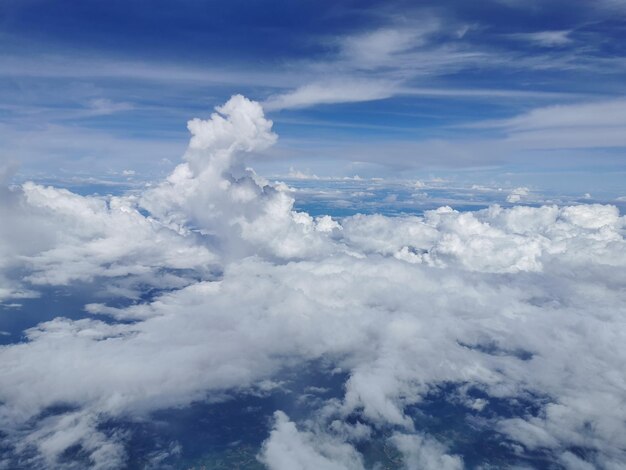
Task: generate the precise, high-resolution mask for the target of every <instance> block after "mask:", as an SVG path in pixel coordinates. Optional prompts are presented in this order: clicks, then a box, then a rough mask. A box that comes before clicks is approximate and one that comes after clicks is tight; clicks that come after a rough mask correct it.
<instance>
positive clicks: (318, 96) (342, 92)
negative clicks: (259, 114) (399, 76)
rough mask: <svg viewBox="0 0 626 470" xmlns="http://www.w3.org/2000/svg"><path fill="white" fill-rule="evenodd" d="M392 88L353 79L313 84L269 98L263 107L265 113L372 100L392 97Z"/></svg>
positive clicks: (392, 85)
mask: <svg viewBox="0 0 626 470" xmlns="http://www.w3.org/2000/svg"><path fill="white" fill-rule="evenodd" d="M395 88H396V85H395V83H393V82H391V81H388V80H363V79H359V78H355V77H344V78H336V79H333V80H331V81H322V82H314V83H310V84H308V85H303V86H301V87H299V88H297V89H295V90H293V91H289V92H286V93H282V94H279V95H274V96H270V97H269V98H268V99H267V100H266V101H265V103H264V104H263V106H264V107H265V108H266V109H268V110H277V109H287V108H302V107H307V106H313V105H318V104H336V103H352V102H360V101H374V100H380V99H384V98H389V97H390V96H393V95H394V91H395Z"/></svg>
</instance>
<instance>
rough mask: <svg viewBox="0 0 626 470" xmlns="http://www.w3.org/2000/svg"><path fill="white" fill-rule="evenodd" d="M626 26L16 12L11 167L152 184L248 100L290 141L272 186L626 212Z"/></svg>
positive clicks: (413, 17)
mask: <svg viewBox="0 0 626 470" xmlns="http://www.w3.org/2000/svg"><path fill="white" fill-rule="evenodd" d="M625 25H626V6H624V3H623V2H619V1H614V0H601V1H597V2H582V1H580V2H571V1H570V2H561V1H550V2H543V1H532V0H531V1H523V2H522V1H517V0H498V1H495V0H494V1H483V2H479V3H476V2H471V3H469V2H461V1H448V2H434V1H432V2H428V1H424V2H401V1H400V2H397V1H393V2H388V1H385V2H321V1H316V2H312V1H311V2H304V1H302V2H286V1H285V2H278V1H273V2H267V1H246V2H243V1H232V2H198V1H178V2H168V1H154V2H150V3H149V4H148V3H146V2H140V1H107V2H101V1H84V2H66V3H64V4H60V3H59V2H51V1H30V0H27V1H5V2H3V3H2V5H1V6H0V103H2V104H1V105H0V139H1V140H2V142H3V145H2V149H1V152H2V153H1V154H0V159H1V160H2V161H4V162H6V163H8V164H9V165H12V166H14V167H19V170H18V173H17V177H18V178H21V179H24V178H34V179H59V180H62V179H64V178H69V177H74V178H76V177H81V176H83V177H91V178H95V179H116V178H121V177H124V176H128V172H129V171H133V172H135V174H134V175H133V178H135V179H152V178H156V177H158V176H161V175H163V174H166V173H167V172H169V171H170V170H171V168H172V167H173V166H174V164H175V162H177V161H178V159H179V157H180V155H181V154H182V153H183V152H184V150H185V146H186V142H187V138H188V133H187V130H186V122H187V120H188V119H190V118H193V117H201V118H206V117H208V116H209V115H210V113H211V112H212V110H213V107H214V106H216V105H219V104H221V103H223V102H224V101H226V100H227V99H228V97H230V96H231V95H233V94H235V93H242V94H244V95H246V96H248V97H249V98H251V99H254V100H257V101H260V102H262V103H263V104H264V107H265V109H266V113H267V115H268V116H269V117H270V118H271V119H272V120H273V121H274V129H275V131H276V132H277V134H279V136H280V140H279V143H278V145H276V146H275V147H274V148H272V149H271V150H269V151H267V152H266V153H265V154H263V155H257V156H255V157H254V158H255V160H254V161H253V162H251V165H252V166H254V167H255V169H257V171H259V172H260V173H261V174H265V175H278V176H280V175H287V174H288V173H289V172H290V171H297V172H300V173H304V174H311V175H312V174H316V175H319V176H349V175H355V174H358V175H361V176H363V177H385V178H407V179H410V178H431V177H443V178H447V179H450V180H453V181H461V182H467V183H480V184H493V185H503V184H504V185H511V186H516V185H526V186H530V187H536V188H539V189H557V190H561V191H570V192H579V193H581V192H582V193H584V192H593V193H594V194H598V193H605V194H607V195H610V196H613V197H619V196H623V195H624V194H622V193H624V192H625V191H624V186H623V180H624V176H626V157H625V152H626V99H625V98H624V92H625V90H624V87H625V84H626V81H625V80H624V77H625V75H626V59H625V48H626V46H625V44H626V41H624V39H625V37H626V32H625ZM124 171H126V173H127V174H126V175H124V174H123V172H124Z"/></svg>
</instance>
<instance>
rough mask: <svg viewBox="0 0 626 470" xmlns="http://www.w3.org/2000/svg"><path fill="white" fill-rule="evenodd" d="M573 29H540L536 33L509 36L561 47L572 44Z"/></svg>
mask: <svg viewBox="0 0 626 470" xmlns="http://www.w3.org/2000/svg"><path fill="white" fill-rule="evenodd" d="M571 33H572V31H571V30H562V31H538V32H534V33H515V34H509V35H508V36H509V37H511V38H514V39H519V40H521V41H528V42H531V43H533V44H536V45H538V46H542V47H559V46H564V45H566V44H570V43H571V42H572V41H573V40H572V38H571V37H570V34H571Z"/></svg>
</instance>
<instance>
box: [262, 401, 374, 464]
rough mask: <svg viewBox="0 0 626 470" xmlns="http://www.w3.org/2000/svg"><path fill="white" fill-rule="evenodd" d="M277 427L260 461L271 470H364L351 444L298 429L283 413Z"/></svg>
mask: <svg viewBox="0 0 626 470" xmlns="http://www.w3.org/2000/svg"><path fill="white" fill-rule="evenodd" d="M274 419H275V422H274V429H273V430H272V432H271V433H270V437H269V439H268V440H267V441H265V443H264V444H263V450H262V452H261V457H260V460H261V462H263V463H265V464H266V465H267V466H268V467H269V468H270V470H296V469H297V470H362V469H364V468H365V467H364V466H363V462H362V458H361V456H360V454H359V453H358V452H357V451H356V450H355V449H354V448H353V447H352V446H350V445H349V444H346V443H341V442H337V441H334V440H332V439H329V438H321V439H320V438H319V436H316V435H315V434H312V433H309V432H303V431H298V429H297V428H296V425H295V424H294V423H293V422H291V421H289V418H288V417H287V415H285V414H284V413H282V412H280V411H277V412H276V413H275V415H274Z"/></svg>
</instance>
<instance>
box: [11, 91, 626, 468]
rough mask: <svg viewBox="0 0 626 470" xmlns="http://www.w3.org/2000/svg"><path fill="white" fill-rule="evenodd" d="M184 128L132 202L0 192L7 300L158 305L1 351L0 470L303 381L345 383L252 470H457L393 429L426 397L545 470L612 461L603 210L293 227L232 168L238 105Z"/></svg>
mask: <svg viewBox="0 0 626 470" xmlns="http://www.w3.org/2000/svg"><path fill="white" fill-rule="evenodd" d="M189 129H190V132H191V133H192V138H191V142H190V145H189V149H188V151H187V153H186V154H185V156H184V161H183V163H181V164H180V165H179V166H178V167H176V169H175V170H174V171H173V172H172V174H171V175H170V176H169V177H168V178H167V179H166V180H165V181H163V182H162V183H161V184H159V185H157V186H155V187H153V188H150V189H147V190H146V191H144V192H142V193H141V194H140V195H127V196H119V197H107V198H101V197H96V196H89V197H85V196H79V195H76V194H73V193H70V192H69V191H65V190H60V189H55V188H50V187H43V186H39V185H36V184H33V183H27V184H24V185H22V186H21V187H19V188H11V189H10V188H8V187H4V189H2V191H4V193H3V195H6V197H3V199H2V204H1V205H0V208H1V210H2V211H3V215H5V216H6V217H5V219H4V220H7V221H8V223H7V224H3V225H2V230H0V255H1V257H0V260H1V264H0V272H1V273H2V276H4V278H6V279H7V281H8V282H10V284H3V285H9V286H10V288H9V289H7V290H6V291H5V293H4V295H5V298H11V297H12V296H15V295H18V293H19V292H26V291H29V290H30V291H36V289H37V288H38V286H40V285H42V284H45V285H66V284H70V285H71V284H72V283H76V282H77V281H81V282H84V281H85V280H89V279H101V278H106V279H107V280H108V284H111V283H119V285H120V286H127V287H128V286H131V287H138V286H140V285H146V284H147V285H151V286H155V287H157V288H160V289H167V290H166V291H162V292H161V293H160V294H159V295H157V296H155V297H154V298H152V299H148V300H144V301H140V302H133V303H131V304H130V305H126V306H124V305H121V306H120V305H108V304H106V303H103V304H91V305H89V306H87V311H88V312H89V313H100V314H103V315H107V316H108V319H109V321H103V320H102V319H96V318H83V319H79V320H71V319H68V318H61V317H59V318H55V319H52V320H49V321H46V322H43V323H40V324H38V325H36V326H34V327H32V328H30V329H28V330H27V331H26V332H25V340H24V341H23V342H20V343H16V344H11V345H7V346H3V347H2V348H1V349H0V374H1V376H2V377H3V380H2V381H0V403H1V405H0V422H1V423H2V428H3V432H4V434H3V437H2V444H3V448H4V449H7V450H6V452H5V454H6V455H7V457H6V458H5V461H6V462H8V463H7V465H6V466H8V467H10V466H11V465H12V464H13V463H14V462H17V461H23V459H24V458H26V456H29V457H28V458H31V459H33V460H32V462H33V464H32V465H33V466H42V467H43V466H57V465H62V463H63V462H62V459H60V458H61V456H63V455H67V453H66V451H67V449H70V448H75V447H79V448H81V449H82V450H83V453H84V455H86V457H85V458H87V459H88V461H89V462H90V465H92V466H94V467H98V468H117V467H119V466H120V465H123V463H124V462H125V459H126V445H127V444H126V442H127V440H128V435H127V434H125V433H124V432H122V431H121V430H117V431H113V432H105V431H103V429H102V428H101V427H100V426H99V424H100V423H102V422H103V421H104V420H107V419H108V420H111V419H116V418H117V419H120V418H124V419H127V420H133V419H146V417H147V416H149V414H150V413H151V412H152V411H155V410H158V409H163V408H167V407H174V406H184V405H186V404H189V403H191V402H193V401H198V400H203V399H205V398H207V397H208V398H214V399H217V398H218V397H219V398H220V399H224V398H225V397H228V396H229V394H230V393H233V392H238V393H242V392H243V393H245V392H246V391H252V390H257V389H260V388H262V384H266V383H267V381H268V380H277V378H278V377H279V375H280V374H281V371H283V370H285V368H289V367H292V368H293V367H296V368H298V367H302V366H304V365H307V364H314V363H316V361H318V362H319V361H322V360H323V361H325V363H327V364H330V370H333V369H335V370H338V371H342V373H343V374H345V375H344V377H345V380H344V383H343V388H342V391H341V393H340V394H339V396H338V397H334V398H328V399H325V398H323V394H321V395H320V397H321V398H320V399H319V401H318V404H317V405H316V406H315V407H313V408H314V409H313V410H312V411H311V415H310V416H309V417H308V419H307V421H306V422H299V421H297V420H292V419H290V418H289V417H288V416H287V415H286V414H285V412H284V411H285V410H281V409H280V405H278V406H277V408H276V409H275V410H274V411H275V412H276V413H275V414H274V421H273V424H272V427H271V430H269V431H268V435H267V436H266V437H267V439H266V441H265V443H264V444H263V446H262V448H261V450H260V453H259V456H258V458H259V459H260V461H261V462H263V463H264V464H265V465H266V466H268V467H269V468H272V469H278V470H279V469H283V468H285V469H286V468H290V469H295V468H303V469H306V468H328V469H357V468H363V467H364V466H365V457H364V456H363V455H362V454H361V453H360V452H359V450H357V449H358V448H359V447H358V443H359V442H364V441H368V440H370V439H375V438H379V437H376V436H379V435H381V433H382V434H383V435H385V436H387V437H388V444H389V445H391V446H393V447H395V448H396V450H397V451H398V452H399V453H400V454H401V456H402V461H403V462H404V465H405V466H406V467H407V468H433V469H435V468H449V469H458V468H462V466H463V459H462V456H461V455H460V453H459V452H457V451H455V450H453V448H452V444H451V443H448V442H445V441H444V440H443V439H441V437H440V436H433V435H429V434H428V433H427V432H426V431H424V430H423V429H420V423H419V421H418V420H416V419H415V415H414V414H413V412H412V411H411V410H412V409H414V408H415V407H416V406H417V407H419V406H420V404H421V403H423V401H424V400H425V399H426V397H427V396H428V395H429V394H430V393H432V392H433V390H437V389H438V388H440V387H442V386H443V385H445V384H456V385H458V390H457V391H456V392H455V393H454V397H452V396H444V399H446V400H448V399H449V400H454V402H455V403H461V404H462V406H463V407H465V408H466V409H467V413H473V414H474V415H475V414H477V413H478V414H479V417H480V419H481V420H477V421H475V422H481V423H483V424H482V426H487V427H488V428H489V429H491V430H492V431H493V432H497V433H500V434H501V435H504V436H506V438H507V439H508V440H509V441H511V442H512V443H513V444H514V445H517V446H518V447H519V448H520V449H528V450H533V449H540V450H541V451H542V452H544V453H545V458H546V459H548V460H551V461H553V462H561V463H563V464H567V465H570V464H569V463H571V465H574V463H577V464H580V465H583V464H590V465H596V466H600V467H605V468H610V466H611V465H617V464H618V463H619V462H621V461H623V460H624V459H625V458H626V455H625V454H624V450H623V445H622V443H623V441H624V439H625V438H626V429H625V427H624V422H625V421H626V412H625V411H624V409H623V406H621V403H622V402H623V400H624V388H625V387H624V384H625V383H626V375H625V373H624V370H623V364H624V362H625V361H626V349H625V348H623V347H621V345H622V344H626V333H625V332H624V330H623V328H620V325H621V322H622V318H623V316H624V315H626V296H625V293H624V290H623V288H622V286H623V285H624V282H626V242H625V241H624V232H625V227H626V220H625V218H624V216H622V215H621V214H620V213H619V210H618V209H617V208H616V207H613V206H608V205H594V204H588V205H578V206H570V207H559V206H543V207H526V206H522V205H516V206H515V207H512V208H508V209H505V208H502V207H499V206H492V207H490V208H488V209H485V210H482V211H475V212H458V211H455V210H453V209H451V208H449V207H442V208H439V209H437V210H433V211H428V212H427V213H425V215H424V216H423V217H395V218H393V217H385V216H382V215H367V216H366V215H356V216H353V217H347V218H343V219H341V220H336V219H333V218H331V217H330V216H323V217H312V216H311V215H309V214H307V213H305V212H298V211H296V210H295V209H294V200H293V198H292V196H291V195H290V193H289V192H287V191H285V190H284V189H283V188H282V187H281V186H280V185H271V184H269V183H268V182H267V181H265V180H263V178H261V177H259V176H258V175H256V174H255V173H254V172H252V171H251V170H249V169H247V164H246V161H247V159H248V158H249V157H250V156H252V155H254V153H255V152H259V151H263V150H264V149H266V148H267V147H268V146H270V145H272V144H273V143H274V142H275V141H276V136H275V134H274V133H273V132H272V123H271V121H269V120H267V119H266V117H265V116H264V113H263V109H262V107H261V106H260V105H259V104H258V103H255V102H252V101H249V100H247V99H246V98H244V97H242V96H235V97H233V98H231V100H229V101H228V102H227V103H226V104H225V105H224V106H221V107H218V108H217V109H216V112H215V113H214V114H213V115H211V117H210V118H209V119H207V120H200V119H194V120H192V121H190V123H189ZM15 273H19V274H18V275H16V274H15ZM130 291H132V289H131V288H130V287H129V291H128V292H124V291H122V290H118V291H116V292H117V293H118V295H124V296H127V297H128V296H131V295H132V293H131V292H130ZM121 292H123V294H120V293H121ZM70 365H71V366H70ZM320 373H331V372H320ZM68 384H71V386H68ZM314 385H315V384H314ZM470 388H474V389H476V390H480V391H481V393H482V394H483V395H484V397H483V398H481V399H480V400H477V399H475V398H472V397H471V396H469V395H468V394H469V392H468V390H469V389H470ZM529 396H531V397H541V401H540V402H538V403H537V404H536V407H537V411H536V412H533V413H531V412H529V413H525V414H524V413H521V414H518V415H515V416H511V415H502V416H501V415H499V414H498V412H497V407H494V408H492V407H491V401H492V400H504V401H507V400H509V401H515V400H519V399H522V398H527V397H529ZM60 405H63V406H65V407H67V410H64V409H63V408H62V409H61V410H60V411H57V412H54V413H52V414H50V413H49V412H50V410H54V409H55V407H59V406H60ZM47 413H48V414H47ZM481 413H484V414H481ZM576 447H578V448H580V447H584V448H586V449H588V450H589V452H588V454H586V457H585V459H586V461H585V460H584V459H581V458H580V457H579V456H577V455H574V454H573V453H572V451H571V450H572V448H576ZM578 461H580V462H578ZM568 462H569V463H568ZM572 462H573V463H572ZM580 465H579V466H580Z"/></svg>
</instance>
